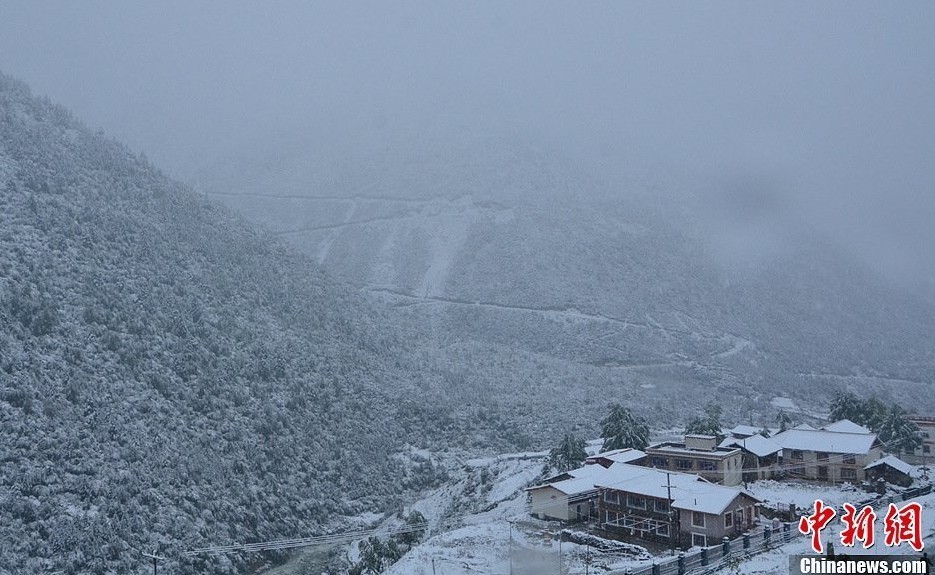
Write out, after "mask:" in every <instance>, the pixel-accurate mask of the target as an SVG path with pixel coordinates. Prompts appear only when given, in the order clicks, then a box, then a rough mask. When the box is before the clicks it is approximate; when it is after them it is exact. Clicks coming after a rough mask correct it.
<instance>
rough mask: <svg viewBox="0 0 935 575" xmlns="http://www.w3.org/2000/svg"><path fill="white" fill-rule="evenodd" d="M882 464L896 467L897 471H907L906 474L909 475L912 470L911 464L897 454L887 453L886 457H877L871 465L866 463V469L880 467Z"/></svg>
mask: <svg viewBox="0 0 935 575" xmlns="http://www.w3.org/2000/svg"><path fill="white" fill-rule="evenodd" d="M880 465H888V466H890V467H892V468H893V469H895V470H896V471H899V472H900V473H905V474H906V475H909V473H910V472H911V471H912V466H911V465H909V464H908V463H906V462H905V461H903V460H902V459H900V458H898V457H896V456H895V455H887V456H886V457H883V458H881V459H877V460H876V461H874V462H873V463H871V464H869V465H865V466H864V469H871V468H873V467H878V466H880Z"/></svg>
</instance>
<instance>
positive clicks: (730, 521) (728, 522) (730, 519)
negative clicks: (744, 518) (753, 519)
mask: <svg viewBox="0 0 935 575" xmlns="http://www.w3.org/2000/svg"><path fill="white" fill-rule="evenodd" d="M733 526H734V512H733V511H728V512H727V513H725V514H724V527H733Z"/></svg>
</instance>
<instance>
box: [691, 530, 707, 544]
mask: <svg viewBox="0 0 935 575" xmlns="http://www.w3.org/2000/svg"><path fill="white" fill-rule="evenodd" d="M707 546H708V538H707V537H705V536H704V535H702V534H701V533H692V547H707Z"/></svg>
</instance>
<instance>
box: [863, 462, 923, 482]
mask: <svg viewBox="0 0 935 575" xmlns="http://www.w3.org/2000/svg"><path fill="white" fill-rule="evenodd" d="M864 471H865V472H866V476H867V479H868V480H870V481H877V480H879V479H883V481H886V482H887V483H892V484H893V485H900V486H902V487H908V486H909V485H910V484H911V483H912V466H911V465H909V464H908V463H906V462H905V461H903V460H902V459H899V458H898V457H896V456H895V455H887V456H886V457H883V458H881V459H877V460H876V461H874V462H873V463H871V464H869V465H867V466H865V467H864Z"/></svg>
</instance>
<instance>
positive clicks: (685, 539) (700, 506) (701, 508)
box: [596, 465, 760, 547]
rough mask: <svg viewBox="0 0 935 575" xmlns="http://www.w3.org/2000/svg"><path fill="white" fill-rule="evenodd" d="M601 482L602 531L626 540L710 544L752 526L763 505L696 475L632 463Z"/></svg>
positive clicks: (750, 497) (598, 486)
mask: <svg viewBox="0 0 935 575" xmlns="http://www.w3.org/2000/svg"><path fill="white" fill-rule="evenodd" d="M608 471H609V473H607V474H605V475H602V476H600V477H599V478H598V482H597V484H596V487H597V488H598V490H599V496H598V504H597V505H598V517H599V518H600V522H601V527H602V529H604V530H605V531H606V532H608V533H609V534H612V535H616V536H618V537H623V538H631V537H639V538H646V539H653V540H656V541H662V542H666V543H670V544H672V545H673V546H676V545H677V546H680V547H690V546H695V545H697V546H708V545H714V544H715V543H717V542H719V541H721V539H722V538H723V537H725V536H728V537H735V536H737V535H739V534H740V533H743V532H744V531H746V530H748V529H750V528H752V527H753V526H754V525H755V524H756V521H757V518H758V517H759V510H758V507H757V506H758V505H759V504H760V501H759V500H758V499H756V498H755V497H753V496H752V495H750V494H749V493H747V492H745V491H741V490H739V489H736V488H731V487H725V486H723V485H716V484H713V483H711V482H709V481H707V480H705V479H703V478H702V477H699V476H697V475H691V474H685V473H676V472H671V471H663V470H659V469H652V468H646V467H638V466H633V465H619V466H614V467H612V468H610V469H609V470H608Z"/></svg>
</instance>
